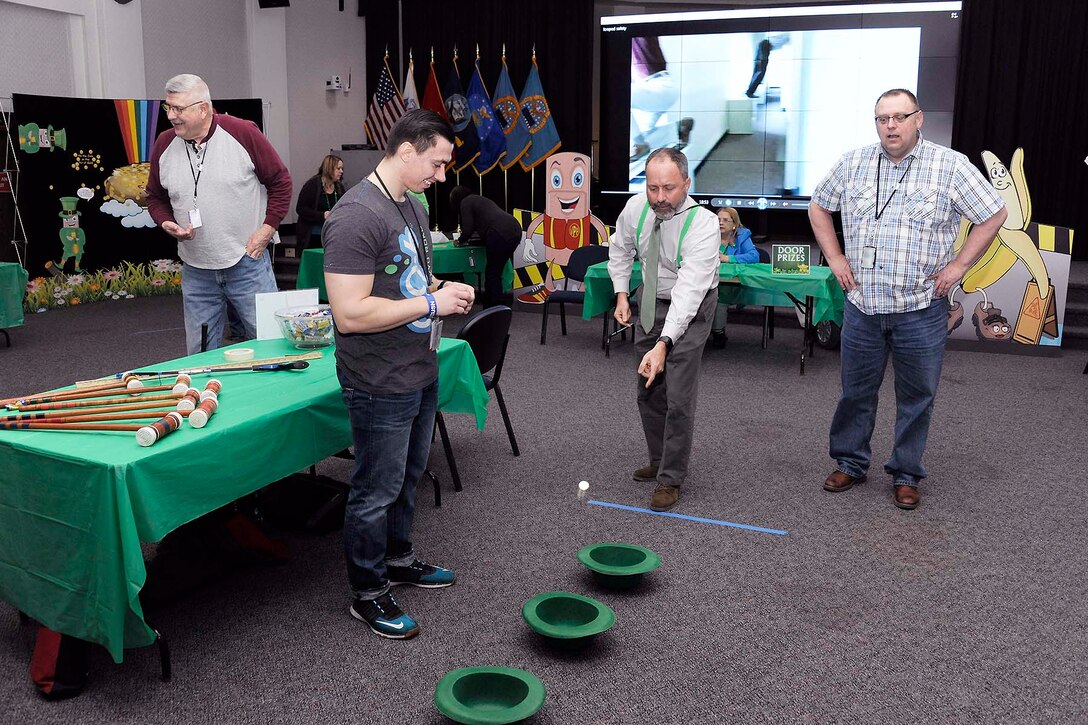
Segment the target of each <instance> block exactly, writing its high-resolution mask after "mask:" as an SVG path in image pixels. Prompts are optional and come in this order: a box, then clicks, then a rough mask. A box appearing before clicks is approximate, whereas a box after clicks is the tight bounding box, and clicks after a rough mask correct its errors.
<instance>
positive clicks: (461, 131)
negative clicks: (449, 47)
mask: <svg viewBox="0 0 1088 725" xmlns="http://www.w3.org/2000/svg"><path fill="white" fill-rule="evenodd" d="M442 95H444V96H445V97H446V116H447V117H448V118H449V122H450V126H452V127H453V133H454V135H455V136H456V137H457V138H456V139H455V141H454V148H453V161H452V163H451V164H450V167H451V168H452V169H453V170H454V171H461V170H462V169H467V168H468V165H469V164H471V163H472V162H473V161H475V160H476V157H477V156H479V155H480V139H479V138H478V137H477V136H476V129H475V128H474V127H472V126H471V125H470V124H471V123H472V114H471V113H470V112H469V108H468V99H467V98H465V94H464V91H462V90H461V74H460V73H458V72H457V56H456V55H454V56H453V68H451V69H450V77H449V80H448V81H446V87H445V89H444V90H443V93H442Z"/></svg>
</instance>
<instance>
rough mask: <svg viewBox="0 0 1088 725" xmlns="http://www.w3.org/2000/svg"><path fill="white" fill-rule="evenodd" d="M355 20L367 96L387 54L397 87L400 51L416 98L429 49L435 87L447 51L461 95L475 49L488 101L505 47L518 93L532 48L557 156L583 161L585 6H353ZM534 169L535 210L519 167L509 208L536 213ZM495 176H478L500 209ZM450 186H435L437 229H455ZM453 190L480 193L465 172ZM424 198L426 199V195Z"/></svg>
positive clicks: (540, 185) (486, 2)
mask: <svg viewBox="0 0 1088 725" xmlns="http://www.w3.org/2000/svg"><path fill="white" fill-rule="evenodd" d="M398 5H399V6H400V8H399V13H398ZM360 14H362V15H365V16H366V56H367V89H368V93H369V92H370V90H371V89H373V88H376V87H377V83H378V76H379V74H380V73H381V70H382V58H383V57H384V55H385V50H386V48H387V47H388V49H389V66H390V68H391V69H392V72H393V75H394V76H395V77H396V81H397V86H398V87H400V86H402V85H403V83H404V74H405V71H406V70H407V67H408V50H409V49H411V50H412V55H413V58H414V59H415V81H416V87H417V89H418V91H419V95H420V98H421V99H422V97H423V89H424V86H425V85H426V82H427V73H428V69H429V66H430V53H431V47H432V46H433V47H434V56H435V74H436V76H437V78H438V83H439V86H440V87H442V86H444V85H445V83H446V79H447V77H448V76H449V73H450V65H451V60H452V58H453V47H454V45H455V44H456V46H457V51H458V61H457V68H458V70H459V71H460V73H461V83H462V86H463V87H464V88H465V89H466V90H467V89H468V84H469V80H470V79H471V78H472V73H473V70H474V62H475V60H476V45H477V44H479V46H480V70H481V72H482V73H483V79H484V83H485V84H486V85H487V90H488V93H490V94H492V95H493V94H494V92H495V83H496V81H498V78H499V70H500V69H501V67H502V60H501V56H502V46H503V44H504V43H505V44H506V65H507V67H508V68H509V69H510V80H511V81H512V82H513V85H514V91H515V92H516V93H518V94H520V93H521V92H522V88H523V86H524V84H525V79H526V77H527V76H528V75H529V68H530V67H531V64H532V51H533V46H534V45H535V46H536V52H537V65H538V66H539V68H540V79H541V83H542V84H543V86H544V95H545V97H546V98H547V99H548V105H549V106H550V108H551V112H552V117H553V118H554V119H555V124H556V129H557V130H558V132H559V138H560V140H561V141H562V143H563V145H562V147H561V148H560V149H559V150H560V151H577V152H579V153H583V154H586V155H587V156H588V155H590V143H591V138H592V117H591V113H592V100H593V99H592V96H593V91H592V89H593V77H592V76H593V38H594V33H595V32H596V28H595V27H594V25H593V2H592V0H564V2H561V3H559V2H542V3H529V2H514V3H511V2H509V0H475V1H474V2H461V3H452V2H448V0H403V1H402V2H401V3H396V2H385V3H376V2H375V3H361V4H360ZM398 15H400V16H401V18H402V19H403V41H404V43H403V48H400V47H398V41H399V38H400V33H401V28H399V27H398ZM402 53H403V55H402ZM402 64H403V65H402ZM402 90H403V88H402ZM368 103H369V99H368ZM542 169H543V164H541V165H540V166H537V167H536V169H535V170H534V171H535V174H536V189H535V199H536V203H535V204H533V202H532V200H531V199H530V190H531V188H532V187H531V184H530V179H529V174H528V173H527V172H524V171H522V170H521V167H520V166H515V167H514V168H511V169H510V170H509V171H508V172H506V179H507V182H508V185H507V189H508V192H509V208H510V209H514V208H519V207H520V208H528V209H537V210H542V209H543V207H544V176H543V173H544V172H543V171H542ZM503 176H504V174H503V172H502V170H501V169H498V168H496V169H494V170H492V171H491V172H490V173H488V174H486V175H484V177H483V190H484V195H485V196H487V197H489V198H491V199H493V200H495V201H496V202H498V203H499V205H500V206H502V205H503V201H504V198H505V192H504V183H503ZM454 183H455V182H454V179H453V175H452V174H451V175H450V176H449V177H448V180H447V182H446V183H444V184H440V185H439V186H438V197H439V205H438V209H437V220H438V222H439V224H440V225H441V227H442V228H443V229H444V230H445V229H452V228H453V227H454V226H455V225H456V220H454V219H453V214H452V212H451V211H450V210H449V204H448V197H449V190H450V189H452V188H453V185H454ZM461 183H462V184H464V185H465V186H468V187H469V188H471V189H472V190H473V191H479V190H480V182H479V181H478V177H477V175H476V172H475V171H473V170H472V169H471V168H469V169H465V170H464V171H462V172H461ZM430 197H431V193H430V192H428V198H430ZM432 206H433V202H432ZM435 218H436V210H435V209H434V208H432V210H431V222H432V223H434V222H435Z"/></svg>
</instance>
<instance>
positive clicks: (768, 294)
mask: <svg viewBox="0 0 1088 725" xmlns="http://www.w3.org/2000/svg"><path fill="white" fill-rule="evenodd" d="M718 276H719V277H720V279H721V285H720V286H719V287H718V299H719V300H720V301H722V302H728V303H730V304H734V303H735V304H744V305H776V306H784V307H793V306H794V305H793V302H792V301H791V300H790V299H789V297H787V296H786V293H789V294H791V295H793V296H794V297H796V298H797V299H798V300H800V301H801V302H804V299H805V297H812V298H813V312H812V323H813V324H816V323H817V322H823V321H824V320H833V321H834V322H836V323H838V324H840V325H841V324H842V306H843V294H842V289H841V288H840V287H839V285H838V284H837V283H836V281H835V276H834V275H833V274H832V273H831V268H830V267H812V270H811V271H810V272H809V273H808V274H772V273H771V265H769V264H736V263H725V264H722V265H721V269H720V270H719V272H718ZM585 283H586V303H585V304H584V305H583V306H582V317H583V318H585V319H587V320H588V319H589V318H591V317H593V316H594V315H599V314H601V313H602V312H607V311H608V310H609V309H610V308H611V307H612V298H613V297H614V295H615V292H614V291H613V289H612V279H611V278H610V277H609V276H608V262H601V263H600V264H595V265H593V266H592V267H590V268H589V269H588V270H587V271H586V281H585ZM640 284H642V267H641V265H640V264H639V263H638V262H635V266H634V269H633V270H632V271H631V287H632V288H634V287H637V286H638V285H640Z"/></svg>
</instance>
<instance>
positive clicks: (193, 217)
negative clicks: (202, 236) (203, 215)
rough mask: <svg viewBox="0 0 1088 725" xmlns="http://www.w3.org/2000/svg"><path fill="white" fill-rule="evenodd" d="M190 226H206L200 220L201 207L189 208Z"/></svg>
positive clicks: (196, 227)
mask: <svg viewBox="0 0 1088 725" xmlns="http://www.w3.org/2000/svg"><path fill="white" fill-rule="evenodd" d="M189 226H191V227H192V228H193V229H200V227H202V226H204V225H203V224H202V223H201V221H200V210H199V209H190V210H189Z"/></svg>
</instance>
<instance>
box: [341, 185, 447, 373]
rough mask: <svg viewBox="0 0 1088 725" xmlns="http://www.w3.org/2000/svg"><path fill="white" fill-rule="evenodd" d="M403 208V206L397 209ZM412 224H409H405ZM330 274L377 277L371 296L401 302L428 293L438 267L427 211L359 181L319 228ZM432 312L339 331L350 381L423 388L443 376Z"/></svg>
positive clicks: (343, 369) (343, 366)
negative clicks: (380, 326)
mask: <svg viewBox="0 0 1088 725" xmlns="http://www.w3.org/2000/svg"><path fill="white" fill-rule="evenodd" d="M398 207H399V211H398ZM406 222H407V223H406ZM321 240H322V243H323V244H324V246H325V271H326V272H333V273H335V274H372V275H374V287H373V289H372V290H371V293H370V294H371V295H372V296H374V297H384V298H386V299H391V300H399V299H405V298H410V297H420V296H422V295H423V294H424V293H425V292H426V291H427V286H428V283H429V282H430V280H429V277H428V275H427V273H426V271H425V270H424V267H423V266H422V265H421V264H420V253H422V254H423V255H424V256H425V258H426V260H427V264H426V269H427V270H430V269H433V266H432V261H431V260H432V251H431V250H432V248H431V238H430V235H429V234H428V232H427V213H426V212H425V211H424V210H423V208H422V207H421V206H420V204H419V202H418V201H416V200H415V199H413V198H412V197H411V196H406V200H405V201H404V202H399V203H398V202H394V201H392V200H390V199H389V197H387V196H385V194H383V193H382V191H381V189H379V188H378V187H377V186H375V185H374V184H372V183H371V182H369V181H367V180H365V179H364V180H363V181H361V182H359V184H357V185H356V186H353V187H352V188H351V189H349V190H348V192H347V193H346V194H345V195H344V196H343V198H341V199H340V201H339V202H338V203H337V204H336V206H335V207H334V208H333V210H332V213H330V214H329V218H328V220H327V221H326V222H325V227H324V229H323V230H322V232H321ZM430 334H431V320H430V319H429V318H427V317H426V316H424V317H422V318H420V319H418V320H414V321H412V322H409V323H408V324H406V325H401V326H400V327H395V328H393V329H392V330H386V331H385V332H369V333H343V332H341V331H340V330H339V329H337V330H336V364H337V366H338V367H339V368H340V370H341V373H342V374H343V375H344V376H345V377H346V378H347V379H348V380H349V381H350V382H351V384H352V385H353V386H355V387H357V388H360V389H362V390H366V391H369V392H372V393H407V392H411V391H415V390H421V389H422V388H425V387H427V386H428V385H430V384H431V383H433V382H434V381H435V379H436V378H437V377H438V359H437V357H436V356H435V354H434V352H433V351H432V350H431V349H430Z"/></svg>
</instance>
